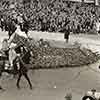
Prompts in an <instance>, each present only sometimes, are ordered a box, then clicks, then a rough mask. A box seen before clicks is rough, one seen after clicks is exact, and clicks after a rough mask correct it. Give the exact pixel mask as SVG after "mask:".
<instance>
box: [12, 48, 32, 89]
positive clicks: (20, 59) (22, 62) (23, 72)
mask: <svg viewBox="0 0 100 100" xmlns="http://www.w3.org/2000/svg"><path fill="white" fill-rule="evenodd" d="M22 48H23V53H22V52H20V53H22V54H21V55H20V56H17V57H16V59H15V60H14V61H13V67H14V70H15V74H18V80H17V84H16V86H17V88H18V89H20V86H19V83H20V79H21V77H22V76H24V77H25V79H26V80H27V81H28V83H29V85H30V89H32V84H31V81H30V79H29V77H28V74H27V72H28V70H29V69H30V67H29V66H28V65H29V63H30V57H31V56H32V54H31V52H30V51H29V50H28V51H26V50H25V48H24V47H22ZM18 64H19V66H18ZM18 67H19V69H18Z"/></svg>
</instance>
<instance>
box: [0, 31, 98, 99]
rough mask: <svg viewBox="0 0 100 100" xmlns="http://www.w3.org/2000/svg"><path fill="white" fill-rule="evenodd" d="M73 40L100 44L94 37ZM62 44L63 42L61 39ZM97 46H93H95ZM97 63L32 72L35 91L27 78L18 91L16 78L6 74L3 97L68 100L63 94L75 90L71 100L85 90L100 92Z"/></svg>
mask: <svg viewBox="0 0 100 100" xmlns="http://www.w3.org/2000/svg"><path fill="white" fill-rule="evenodd" d="M1 34H2V36H1V37H5V36H6V35H4V34H3V33H1ZM1 37H0V38H1ZM85 39H86V40H85ZM71 40H72V41H73V42H74V41H76V40H78V42H81V43H83V44H87V43H88V45H89V44H91V43H92V44H94V43H95V44H98V43H99V39H97V42H94V41H95V39H94V37H93V38H91V37H89V36H85V37H84V36H71V37H70V41H71ZM72 41H71V42H72ZM86 41H87V42H86ZM91 41H92V42H91ZM59 44H60V42H59ZM62 44H64V42H61V45H62ZM89 46H90V45H89ZM94 46H95V45H92V47H94ZM97 48H98V47H97ZM98 49H99V48H98ZM96 50H97V49H96ZM98 66H99V61H98V62H97V63H95V64H92V65H90V66H82V67H81V68H79V67H78V68H64V69H55V70H35V71H30V72H29V76H30V78H31V81H32V84H33V90H30V89H29V88H28V85H27V82H26V80H25V79H24V78H23V79H22V80H21V84H20V85H21V87H22V89H21V90H17V88H16V86H15V84H16V80H15V79H11V77H9V78H7V77H6V76H5V75H3V77H2V81H1V84H2V86H3V87H4V88H5V89H6V90H5V91H4V92H2V91H0V100H65V98H64V96H65V95H66V93H69V92H71V93H72V96H73V98H72V100H81V97H82V96H83V95H84V93H85V92H86V91H88V90H91V89H92V88H95V89H97V91H100V70H99V69H98Z"/></svg>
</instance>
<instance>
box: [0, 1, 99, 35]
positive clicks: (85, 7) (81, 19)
mask: <svg viewBox="0 0 100 100" xmlns="http://www.w3.org/2000/svg"><path fill="white" fill-rule="evenodd" d="M12 4H14V5H15V6H14V8H9V9H8V8H5V6H4V8H3V6H1V5H2V3H1V5H0V15H3V16H4V17H5V19H6V21H9V19H12V20H13V19H16V18H17V16H20V15H23V16H24V17H25V18H26V19H27V21H28V22H29V26H30V29H31V30H37V31H48V32H63V33H64V32H66V28H67V26H70V29H71V31H72V33H87V32H90V31H95V30H96V22H97V21H99V13H98V9H97V7H96V6H95V5H94V4H85V3H81V2H71V1H66V0H31V1H30V3H27V4H24V5H23V2H22V3H21V2H16V3H12Z"/></svg>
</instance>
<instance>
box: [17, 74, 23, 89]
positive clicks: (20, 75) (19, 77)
mask: <svg viewBox="0 0 100 100" xmlns="http://www.w3.org/2000/svg"><path fill="white" fill-rule="evenodd" d="M21 77H22V74H19V76H18V80H17V84H16V85H17V88H18V89H20V86H19V82H20V79H21Z"/></svg>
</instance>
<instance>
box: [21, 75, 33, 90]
mask: <svg viewBox="0 0 100 100" xmlns="http://www.w3.org/2000/svg"><path fill="white" fill-rule="evenodd" d="M23 75H24V77H25V78H26V80H27V81H28V83H29V85H30V89H32V84H31V81H30V79H29V77H28V75H27V73H24V74H23Z"/></svg>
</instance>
